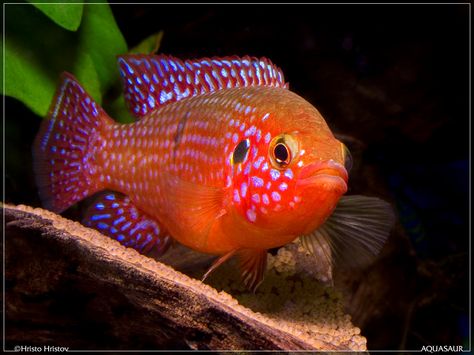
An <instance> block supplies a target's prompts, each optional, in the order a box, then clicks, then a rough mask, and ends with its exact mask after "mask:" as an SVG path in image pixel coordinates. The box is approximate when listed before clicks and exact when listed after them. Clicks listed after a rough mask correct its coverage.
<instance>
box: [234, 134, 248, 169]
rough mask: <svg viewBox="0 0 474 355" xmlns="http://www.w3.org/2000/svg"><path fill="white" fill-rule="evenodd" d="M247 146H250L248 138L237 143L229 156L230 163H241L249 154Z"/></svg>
mask: <svg viewBox="0 0 474 355" xmlns="http://www.w3.org/2000/svg"><path fill="white" fill-rule="evenodd" d="M249 148H250V140H248V139H244V140H242V141H240V143H239V144H237V146H236V147H235V149H234V153H233V154H232V157H231V163H232V165H235V164H239V163H242V162H243V161H245V159H247V156H248V154H249Z"/></svg>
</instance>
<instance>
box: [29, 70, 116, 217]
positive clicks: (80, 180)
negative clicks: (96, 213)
mask: <svg viewBox="0 0 474 355" xmlns="http://www.w3.org/2000/svg"><path fill="white" fill-rule="evenodd" d="M109 120H110V118H109V117H108V116H107V114H106V113H105V112H104V111H103V110H102V109H101V108H100V107H99V105H97V104H96V103H95V102H94V101H93V99H92V98H91V97H90V96H89V95H88V94H87V93H86V92H85V90H84V89H83V88H82V87H81V85H80V84H79V83H78V82H77V81H76V79H75V78H74V77H73V76H72V75H71V74H68V73H63V74H62V77H61V84H60V85H59V87H58V89H57V91H56V94H55V96H54V99H53V101H52V104H51V107H50V110H49V113H48V116H47V118H46V119H45V120H43V122H42V123H41V127H40V130H39V132H38V134H37V136H36V139H35V142H34V146H33V169H34V172H35V177H36V184H37V186H38V189H39V196H40V198H41V200H42V202H43V206H44V207H46V208H47V209H49V210H51V211H55V212H58V213H59V212H62V211H63V210H65V209H66V208H68V207H69V206H71V205H72V204H74V203H76V202H78V201H80V200H82V199H83V198H85V197H87V196H89V195H91V194H93V193H94V192H96V191H98V190H100V189H101V188H102V187H101V186H99V185H100V184H99V182H98V178H97V176H98V172H99V170H100V167H98V166H96V164H95V151H96V150H99V149H100V148H101V144H102V141H101V138H100V134H99V133H100V132H99V131H100V127H101V126H102V125H104V124H106V123H107V121H109Z"/></svg>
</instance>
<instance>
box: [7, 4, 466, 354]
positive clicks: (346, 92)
mask: <svg viewBox="0 0 474 355" xmlns="http://www.w3.org/2000/svg"><path fill="white" fill-rule="evenodd" d="M112 10H113V13H114V15H115V17H116V20H117V23H118V25H119V27H120V29H121V30H122V32H123V34H124V36H125V39H126V41H127V43H128V45H129V46H130V47H133V46H134V45H136V44H137V43H138V42H140V41H141V40H142V39H143V38H145V37H147V36H149V35H150V34H152V33H156V32H158V31H160V30H164V38H163V41H162V44H161V48H160V52H161V53H166V54H172V55H175V56H177V57H180V58H183V59H186V58H196V57H203V56H225V55H234V54H237V55H252V56H266V57H268V58H270V59H271V60H272V61H273V62H274V63H275V64H277V65H279V66H280V67H281V68H282V69H283V72H284V73H285V78H286V80H287V81H288V82H289V83H290V89H291V90H293V91H295V92H296V93H298V94H299V95H301V96H302V97H304V98H305V99H307V100H308V101H310V102H311V103H313V104H314V105H315V106H316V107H317V108H318V109H319V110H320V112H321V113H322V114H323V116H324V117H325V118H326V120H327V122H328V124H329V126H330V127H331V128H332V129H333V131H334V132H335V133H336V134H337V135H339V136H340V137H341V139H343V140H344V141H345V142H346V143H347V145H348V146H349V148H350V149H351V150H352V152H353V155H354V158H355V166H354V169H353V171H352V174H351V182H350V191H349V193H363V194H372V195H377V196H383V197H384V198H386V199H387V200H389V201H391V202H392V203H393V204H394V206H396V208H397V213H398V215H399V223H398V225H397V228H396V230H395V231H394V233H393V236H392V238H391V239H390V240H389V243H388V245H387V247H386V248H385V250H384V252H383V253H382V258H381V259H380V260H379V262H377V263H376V264H375V265H373V266H372V267H371V268H370V270H368V271H367V270H366V271H365V272H364V273H361V272H354V273H353V274H351V273H345V274H343V275H342V276H340V277H339V281H338V283H339V286H340V287H341V288H342V289H344V292H345V293H346V294H347V299H348V301H347V307H348V310H349V311H350V313H351V314H353V316H354V323H356V324H357V325H359V326H360V327H361V328H362V334H363V335H365V336H367V338H368V347H369V349H420V348H421V346H422V345H464V347H465V348H467V347H468V331H469V326H470V322H469V303H468V299H469V286H468V281H469V263H468V262H469V253H468V247H469V238H470V236H469V213H468V212H469V195H468V194H469V192H470V191H469V158H470V155H469V141H470V140H469V138H470V137H469V128H470V127H469V126H470V117H469V42H468V41H469V7H468V5H467V4H466V5H292V6H289V5H265V6H264V5H252V6H250V5H245V6H244V5H136V6H135V5H134V6H130V5H112ZM117 75H118V71H117ZM39 123H40V120H39V118H38V117H37V116H35V115H33V114H32V113H31V112H29V110H28V109H26V108H25V107H24V106H23V105H22V104H20V103H18V102H16V101H15V100H13V99H10V98H7V100H6V121H5V139H6V142H5V160H6V162H5V163H6V165H5V170H6V171H5V194H6V196H5V199H6V202H11V203H25V204H31V205H34V206H39V205H40V203H39V201H38V197H37V195H36V189H35V187H34V181H33V175H32V170H31V143H32V141H33V138H34V135H35V134H36V132H37V130H38V127H39Z"/></svg>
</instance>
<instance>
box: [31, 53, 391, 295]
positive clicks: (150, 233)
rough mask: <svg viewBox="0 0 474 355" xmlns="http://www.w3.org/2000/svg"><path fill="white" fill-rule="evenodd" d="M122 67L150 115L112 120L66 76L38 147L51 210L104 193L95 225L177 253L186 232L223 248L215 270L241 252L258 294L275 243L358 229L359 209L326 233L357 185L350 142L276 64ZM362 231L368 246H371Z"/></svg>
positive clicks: (128, 91)
mask: <svg viewBox="0 0 474 355" xmlns="http://www.w3.org/2000/svg"><path fill="white" fill-rule="evenodd" d="M119 67H120V71H121V75H122V78H123V81H124V91H125V94H124V97H125V100H126V102H127V105H128V107H129V108H130V109H131V111H132V112H133V113H134V114H135V115H136V116H137V118H138V120H137V121H136V122H134V123H131V124H119V123H116V122H114V121H113V120H112V119H111V118H110V117H108V116H107V114H106V113H105V111H104V110H103V109H102V108H100V107H99V106H98V105H97V104H96V103H95V102H94V101H93V99H92V98H91V97H90V96H89V95H88V94H87V93H86V92H85V91H84V89H83V88H82V87H81V86H80V84H79V83H78V82H77V81H76V79H75V78H74V77H73V76H72V75H70V74H67V73H65V74H63V77H62V82H61V85H60V86H59V87H58V89H57V92H56V95H55V98H54V99H53V102H52V104H51V109H50V111H49V113H48V118H47V120H45V121H44V122H43V123H42V125H41V128H40V132H39V133H38V135H37V138H36V140H35V145H34V148H33V157H34V169H35V176H36V182H37V185H38V188H39V194H40V197H41V199H42V201H43V203H44V205H45V206H46V207H47V208H49V209H51V210H53V211H56V212H61V211H63V210H64V209H66V208H68V207H69V206H71V205H72V204H74V203H76V202H78V201H80V200H81V199H83V198H85V197H87V196H90V195H93V194H95V193H97V192H100V191H104V190H106V192H105V193H102V194H99V195H97V197H96V198H95V200H94V201H93V203H91V204H90V206H89V207H88V209H87V211H86V213H85V216H84V219H83V223H84V224H86V225H87V226H90V227H93V228H96V229H98V230H99V231H101V233H104V234H106V235H108V236H110V237H111V238H114V239H116V240H118V241H119V242H120V243H122V244H123V245H125V246H128V247H133V248H135V249H137V250H139V251H141V252H146V251H149V250H150V249H151V248H153V247H154V248H156V249H157V250H158V251H159V252H161V253H162V252H165V251H166V249H167V248H168V247H169V245H170V241H171V239H174V240H176V241H178V242H180V243H182V244H184V245H186V246H188V247H190V248H192V249H194V250H197V251H200V252H206V253H210V254H216V255H220V256H221V257H220V258H219V259H218V260H217V261H216V263H215V264H214V265H213V266H212V267H211V269H210V270H209V271H208V273H209V272H210V271H212V270H213V269H214V268H215V267H217V266H218V265H220V264H221V263H222V262H224V261H225V260H227V259H228V258H230V257H231V256H233V255H237V256H238V257H239V259H240V267H241V269H242V273H243V275H245V277H244V282H245V283H246V284H247V286H249V287H250V288H252V289H255V288H256V287H257V285H258V284H259V283H260V282H261V280H262V278H263V273H264V270H265V264H266V255H267V254H266V250H267V249H269V248H274V247H278V246H281V245H284V244H286V243H288V242H291V241H292V240H294V239H295V238H297V237H299V236H301V235H306V236H307V238H306V239H305V245H307V246H308V248H309V249H310V250H314V248H315V245H316V242H315V241H314V240H315V239H318V238H319V239H321V238H322V239H324V238H326V236H328V235H333V234H334V231H336V232H337V233H338V235H336V236H335V238H338V237H340V236H339V234H343V233H344V232H347V233H348V234H349V235H351V236H352V238H353V239H356V238H357V236H358V233H357V231H353V230H352V229H354V228H355V227H356V226H357V225H356V224H354V223H352V224H351V223H350V221H351V219H347V218H346V219H345V220H344V221H345V222H344V223H343V224H342V227H340V226H339V225H338V228H334V226H335V225H337V224H335V222H334V221H331V223H326V224H328V226H331V228H332V231H331V230H329V231H325V232H321V233H319V232H318V233H316V232H317V231H318V230H319V229H318V228H323V227H324V225H325V221H326V220H327V219H328V217H330V216H331V214H332V213H333V211H334V210H335V209H336V205H337V203H338V201H339V199H340V198H341V196H342V195H343V194H344V193H345V192H346V190H347V171H346V170H345V168H344V164H345V161H346V159H347V154H346V153H347V149H346V148H345V147H344V145H343V144H342V143H341V142H339V141H338V140H337V139H336V138H334V136H333V134H332V133H331V131H330V129H329V127H328V125H327V124H326V122H325V121H324V119H323V117H322V116H321V114H320V113H319V112H318V111H317V109H316V108H314V106H312V105H311V104H310V103H309V102H307V101H306V100H304V99H303V98H301V97H300V96H298V95H296V94H295V93H293V92H291V91H290V90H288V84H287V83H286V82H285V81H284V79H283V73H282V72H281V70H280V69H279V68H278V67H276V66H275V65H273V64H272V63H271V62H270V61H269V60H268V59H265V58H261V59H258V58H253V57H242V58H239V57H235V56H234V57H224V58H203V59H198V60H188V61H182V60H179V59H176V58H173V57H170V56H163V55H160V56H142V55H129V56H122V57H119ZM349 201H350V203H349V204H346V205H345V208H344V209H343V212H344V213H347V211H350V212H351V213H357V211H359V209H358V208H352V207H351V206H352V205H353V204H363V203H366V204H367V205H368V206H369V209H370V210H372V209H375V208H374V206H376V207H380V208H379V209H378V210H379V211H378V212H373V213H372V214H370V216H371V217H372V216H378V215H377V213H382V212H384V211H386V209H384V207H385V206H384V205H383V204H381V203H379V202H376V203H373V201H372V200H370V199H369V200H367V199H358V198H357V199H351V200H349ZM369 202H370V203H369ZM347 207H349V208H347ZM362 211H363V210H362ZM380 211H382V212H380ZM344 213H336V214H334V215H337V216H338V218H339V219H341V220H343V217H344ZM362 213H363V212H362ZM381 217H382V216H381ZM385 217H386V216H385ZM364 218H365V219H364V221H365V220H367V218H366V217H365V215H364ZM384 220H385V221H386V223H385V224H383V226H385V225H388V222H389V221H390V218H385V219H384ZM366 223H367V224H370V223H369V222H366ZM351 228H352V229H351ZM323 229H324V228H323ZM371 230H372V231H375V232H373V233H376V235H373V236H371V237H374V238H375V241H376V243H375V244H374V245H375V246H374V247H373V249H372V250H370V251H371V252H372V251H378V250H379V247H380V243H381V242H380V241H381V240H384V239H383V238H382V237H385V235H382V236H380V235H379V234H383V233H384V232H385V231H386V229H384V228H382V229H381V228H380V227H379V225H378V227H377V228H373V229H371ZM314 231H316V232H314ZM313 232H314V233H313ZM360 238H361V239H360V240H361V242H359V244H358V245H361V246H367V245H369V246H372V244H370V243H368V242H367V240H368V239H367V237H365V236H362V237H360ZM319 239H318V240H319ZM338 240H339V239H338ZM324 242H325V243H329V241H324ZM318 243H321V241H319V242H318ZM331 245H333V244H331ZM334 245H336V244H334ZM337 246H338V248H339V249H340V244H337ZM208 273H206V276H207V275H208Z"/></svg>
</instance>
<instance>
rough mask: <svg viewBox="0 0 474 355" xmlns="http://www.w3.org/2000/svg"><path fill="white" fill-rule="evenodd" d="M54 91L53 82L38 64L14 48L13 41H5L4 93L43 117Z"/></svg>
mask: <svg viewBox="0 0 474 355" xmlns="http://www.w3.org/2000/svg"><path fill="white" fill-rule="evenodd" d="M54 90H55V83H54V81H53V80H51V78H50V77H49V76H48V74H47V73H46V72H45V71H43V70H42V68H41V66H40V65H39V63H38V62H36V61H31V60H30V57H29V55H28V53H27V52H24V51H23V50H22V49H21V48H19V47H17V46H15V44H14V43H13V41H8V40H7V41H5V93H6V94H7V95H8V96H12V97H14V98H16V99H18V100H20V101H22V102H23V103H25V104H26V106H28V107H29V108H30V109H31V110H32V111H33V112H34V113H36V114H38V115H40V116H44V115H45V114H46V112H47V111H48V108H49V104H50V101H51V97H52V96H53V95H54ZM2 91H3V89H2Z"/></svg>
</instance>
